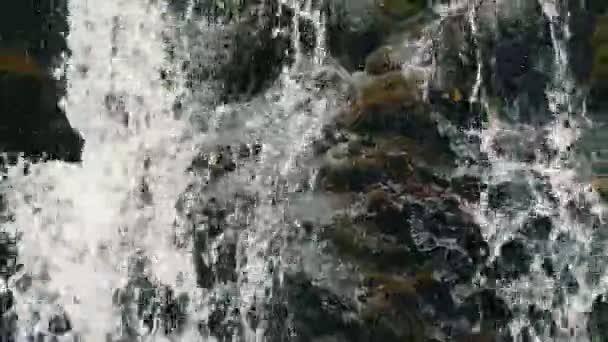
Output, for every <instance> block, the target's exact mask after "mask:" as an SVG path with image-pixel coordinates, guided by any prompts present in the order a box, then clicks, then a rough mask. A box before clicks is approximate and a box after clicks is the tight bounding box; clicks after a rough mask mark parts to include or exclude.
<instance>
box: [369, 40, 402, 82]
mask: <svg viewBox="0 0 608 342" xmlns="http://www.w3.org/2000/svg"><path fill="white" fill-rule="evenodd" d="M400 69H401V62H400V61H399V58H398V56H397V52H396V51H395V49H394V48H393V47H392V46H390V45H389V46H383V47H381V48H379V49H378V50H376V51H374V52H372V53H371V54H370V55H369V56H367V58H366V59H365V71H366V72H367V73H368V74H370V75H382V74H386V73H389V72H391V71H397V70H400Z"/></svg>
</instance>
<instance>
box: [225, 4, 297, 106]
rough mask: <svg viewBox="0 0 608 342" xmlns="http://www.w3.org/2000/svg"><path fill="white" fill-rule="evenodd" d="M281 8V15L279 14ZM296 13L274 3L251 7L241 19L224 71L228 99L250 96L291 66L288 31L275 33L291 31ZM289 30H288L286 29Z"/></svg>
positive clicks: (290, 47)
mask: <svg viewBox="0 0 608 342" xmlns="http://www.w3.org/2000/svg"><path fill="white" fill-rule="evenodd" d="M278 6H281V7H282V9H281V12H280V13H282V14H281V15H278V13H279V9H278ZM292 16H293V10H291V9H290V8H289V7H288V6H285V5H281V4H278V3H276V2H273V1H265V2H264V3H263V4H256V5H252V6H250V7H249V9H248V10H247V11H246V14H245V15H244V16H243V17H241V18H240V19H239V20H238V23H237V24H236V25H237V26H236V29H235V32H234V36H233V38H232V40H233V42H232V46H233V47H232V49H231V51H230V56H229V60H228V61H227V63H225V65H224V66H223V67H222V68H221V70H220V72H219V74H220V75H221V79H222V82H223V84H224V86H223V88H224V96H225V97H226V99H233V98H239V97H242V96H251V95H255V94H257V93H259V92H260V91H262V90H263V89H265V88H266V87H267V86H268V85H270V84H271V83H272V82H273V81H274V80H275V79H276V77H277V76H278V75H279V73H280V72H281V70H282V66H283V65H285V63H289V58H291V57H290V56H289V55H286V54H285V51H287V50H292V49H293V47H292V46H291V44H290V36H289V33H288V32H285V33H279V34H278V35H275V34H274V30H275V29H277V28H289V27H290V25H291V17H292ZM287 31H289V30H287Z"/></svg>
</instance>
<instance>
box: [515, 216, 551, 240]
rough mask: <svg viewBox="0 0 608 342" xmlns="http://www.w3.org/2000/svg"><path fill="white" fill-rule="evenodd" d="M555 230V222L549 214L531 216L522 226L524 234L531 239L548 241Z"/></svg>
mask: <svg viewBox="0 0 608 342" xmlns="http://www.w3.org/2000/svg"><path fill="white" fill-rule="evenodd" d="M552 230H553V222H552V220H551V218H550V217H547V216H535V217H532V218H530V219H529V220H528V221H527V222H526V223H525V224H524V226H523V227H522V234H523V235H524V236H526V237H527V238H528V239H529V240H539V241H547V240H548V239H549V234H551V231H552Z"/></svg>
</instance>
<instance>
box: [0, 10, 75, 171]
mask: <svg viewBox="0 0 608 342" xmlns="http://www.w3.org/2000/svg"><path fill="white" fill-rule="evenodd" d="M0 22H1V24H0V36H1V37H2V48H3V51H2V52H1V53H0V65H1V67H0V69H1V70H0V112H2V113H3V115H2V117H1V118H0V137H1V138H0V151H6V152H23V153H24V154H25V157H26V158H31V159H34V160H40V159H42V158H41V157H42V156H43V155H45V157H44V159H51V160H54V159H60V160H65V161H70V162H77V161H80V159H81V151H82V147H83V144H84V140H83V138H82V137H81V136H80V134H79V133H78V132H76V131H75V130H74V129H73V128H72V127H71V125H70V124H69V122H68V120H67V117H66V115H65V113H64V112H63V111H62V110H61V109H60V108H59V106H58V101H59V99H60V98H61V97H62V96H63V95H64V94H65V78H64V77H62V78H60V79H59V80H55V79H53V78H52V77H51V71H52V70H53V68H54V67H56V66H58V60H59V59H60V58H61V55H62V53H65V52H66V51H67V46H66V41H65V32H67V31H68V24H67V4H66V3H59V2H53V3H45V4H42V3H36V2H17V3H11V4H6V5H5V8H4V11H2V13H1V14H0Z"/></svg>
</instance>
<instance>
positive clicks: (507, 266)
mask: <svg viewBox="0 0 608 342" xmlns="http://www.w3.org/2000/svg"><path fill="white" fill-rule="evenodd" d="M532 261H533V257H532V255H530V253H529V252H528V248H527V245H526V244H525V242H524V241H522V240H511V241H508V242H506V243H504V244H503V245H502V246H500V256H499V257H498V258H497V259H496V260H495V261H494V263H493V264H492V266H491V269H489V270H488V271H487V275H488V276H489V277H491V278H493V279H516V278H519V277H520V276H523V275H526V274H528V273H529V271H530V265H531V264H532Z"/></svg>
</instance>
